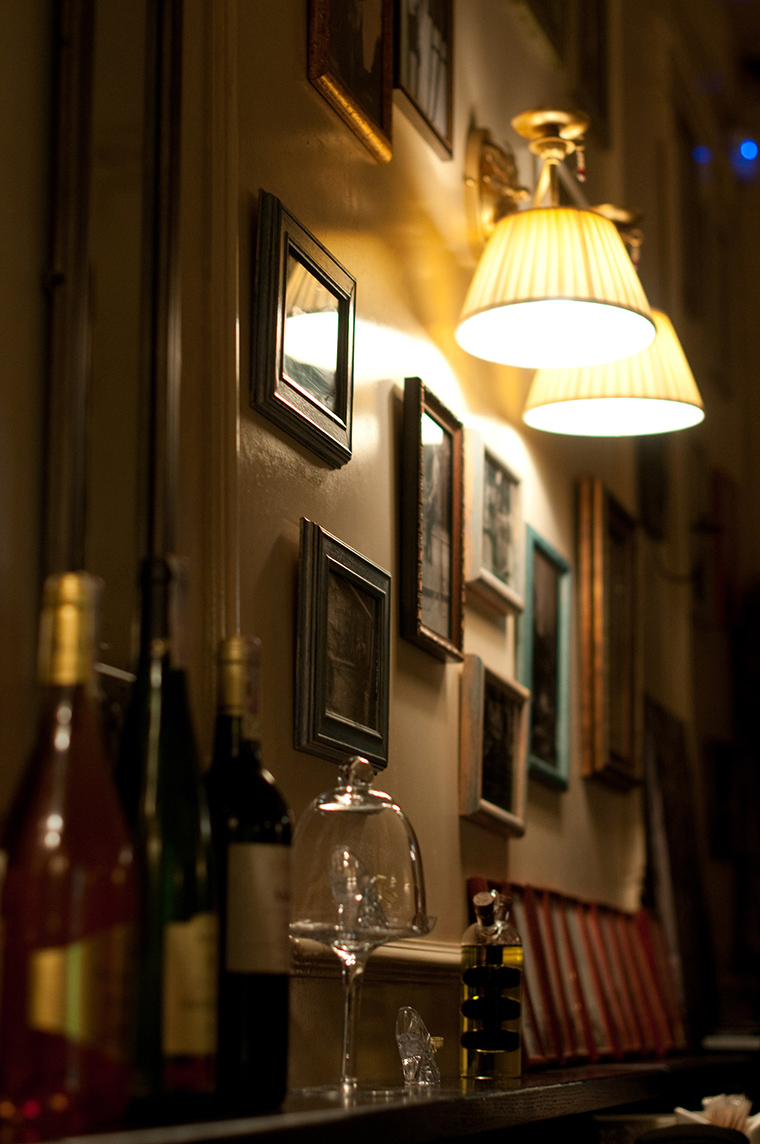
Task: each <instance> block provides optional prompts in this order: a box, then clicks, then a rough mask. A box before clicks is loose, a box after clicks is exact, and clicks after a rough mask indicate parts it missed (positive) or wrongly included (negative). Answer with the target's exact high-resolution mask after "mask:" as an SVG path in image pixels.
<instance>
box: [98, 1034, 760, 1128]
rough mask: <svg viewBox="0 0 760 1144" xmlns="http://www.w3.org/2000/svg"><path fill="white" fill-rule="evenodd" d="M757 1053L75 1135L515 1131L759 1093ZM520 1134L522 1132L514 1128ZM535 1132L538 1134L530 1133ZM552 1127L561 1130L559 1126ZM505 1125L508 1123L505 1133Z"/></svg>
mask: <svg viewBox="0 0 760 1144" xmlns="http://www.w3.org/2000/svg"><path fill="white" fill-rule="evenodd" d="M758 1081H760V1054H725V1053H723V1054H709V1055H708V1054H703V1055H699V1056H683V1057H670V1058H667V1059H666V1060H663V1061H646V1062H641V1063H639V1062H634V1063H631V1062H625V1063H619V1064H614V1063H610V1064H597V1065H589V1066H586V1067H580V1068H564V1069H555V1070H552V1071H542V1072H533V1073H527V1074H526V1075H525V1076H524V1077H523V1078H522V1079H521V1080H520V1081H518V1082H516V1087H515V1088H513V1089H509V1090H495V1089H493V1088H491V1087H486V1086H483V1087H482V1088H479V1089H473V1088H472V1087H469V1088H467V1089H463V1088H460V1087H459V1086H458V1084H457V1083H456V1082H454V1083H453V1084H446V1083H444V1084H442V1085H441V1087H440V1088H438V1089H432V1090H428V1091H423V1092H415V1091H414V1090H409V1091H406V1092H405V1091H404V1090H403V1089H388V1090H381V1091H380V1092H379V1093H378V1094H376V1095H374V1096H373V1095H370V1094H367V1093H364V1092H362V1093H360V1094H359V1095H358V1096H357V1097H356V1098H355V1103H352V1106H351V1107H348V1108H344V1107H342V1106H341V1105H340V1104H339V1103H338V1101H337V1098H335V1099H333V1100H332V1101H330V1099H328V1098H326V1097H325V1096H324V1095H323V1094H321V1093H319V1092H303V1093H298V1092H296V1093H292V1094H291V1095H289V1096H288V1099H287V1101H286V1103H285V1106H284V1108H283V1109H282V1111H281V1112H279V1113H277V1114H275V1115H272V1116H262V1117H256V1118H251V1119H245V1120H221V1121H213V1122H208V1123H203V1124H188V1125H178V1126H173V1127H168V1128H143V1129H139V1130H135V1131H130V1132H116V1133H109V1134H107V1135H100V1136H89V1137H86V1138H85V1137H82V1138H81V1139H82V1141H83V1142H84V1141H87V1142H89V1144H207V1142H211V1141H235V1140H252V1141H253V1142H254V1144H257V1142H258V1141H263V1140H269V1139H271V1140H273V1141H276V1142H277V1144H307V1142H308V1144H312V1142H313V1141H315V1140H317V1141H321V1140H329V1141H330V1142H331V1144H343V1142H345V1144H348V1142H349V1141H350V1142H351V1144H359V1142H360V1144H374V1142H378V1144H379V1142H381V1141H382V1142H383V1144H412V1142H416V1141H428V1140H456V1139H458V1138H460V1137H468V1136H469V1137H472V1136H473V1135H476V1134H478V1133H490V1132H496V1131H500V1132H501V1131H503V1130H504V1129H510V1130H514V1129H519V1126H528V1125H535V1126H536V1128H538V1126H539V1125H541V1124H543V1125H544V1126H545V1127H551V1125H547V1124H546V1122H547V1121H552V1120H558V1119H561V1118H566V1117H576V1118H578V1117H582V1116H583V1115H584V1114H585V1115H588V1114H590V1113H593V1112H598V1111H601V1110H605V1109H606V1110H613V1109H619V1108H621V1107H626V1106H631V1105H635V1106H638V1107H639V1108H641V1107H645V1108H654V1107H657V1108H658V1109H659V1110H660V1111H672V1109H673V1108H674V1107H675V1105H677V1104H683V1105H686V1106H687V1107H691V1108H698V1107H699V1106H700V1101H701V1098H702V1097H703V1096H710V1095H713V1094H714V1093H717V1092H746V1093H747V1095H748V1096H749V1097H750V1098H751V1099H753V1100H754V1099H756V1098H758V1097H760V1084H759V1083H758ZM517 1135H519V1136H520V1137H521V1138H523V1137H524V1135H525V1133H523V1132H518V1133H517ZM535 1135H536V1136H539V1135H543V1134H542V1133H539V1132H536V1133H535ZM560 1135H561V1134H560ZM514 1138H515V1133H514V1132H513V1131H510V1140H513V1139H514Z"/></svg>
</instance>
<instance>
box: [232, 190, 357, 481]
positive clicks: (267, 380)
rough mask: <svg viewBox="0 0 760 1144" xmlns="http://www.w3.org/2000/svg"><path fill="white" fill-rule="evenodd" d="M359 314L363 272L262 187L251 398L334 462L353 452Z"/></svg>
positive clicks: (256, 406)
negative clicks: (348, 265)
mask: <svg viewBox="0 0 760 1144" xmlns="http://www.w3.org/2000/svg"><path fill="white" fill-rule="evenodd" d="M309 307H311V309H309ZM355 313H356V281H355V279H354V278H353V277H352V276H351V274H349V272H348V271H347V270H346V269H345V267H343V266H341V264H340V263H339V262H338V261H337V259H335V258H334V257H333V256H332V255H331V254H330V252H329V251H328V250H327V249H326V247H324V246H323V245H322V243H321V242H319V240H318V239H317V238H315V237H314V235H313V234H311V233H310V232H309V231H308V230H307V229H306V228H305V227H304V226H303V225H302V224H301V223H300V222H298V220H297V219H296V218H294V217H293V215H292V214H290V212H289V211H287V210H286V209H285V207H284V206H283V205H282V203H281V202H280V200H279V199H278V198H276V197H275V195H271V194H269V193H268V192H266V191H263V190H262V191H259V197H258V222H257V238H256V264H255V278H254V299H253V335H252V347H251V390H250V400H251V405H252V406H253V408H254V409H256V410H257V411H258V412H259V413H262V414H263V415H264V416H265V417H267V418H269V420H270V421H273V422H274V424H275V425H278V426H279V427H280V428H281V429H284V430H285V431H286V432H287V433H289V434H290V436H291V437H294V438H295V439H296V440H297V441H299V442H300V443H301V444H302V445H305V446H306V448H308V449H310V450H311V452H312V453H315V454H316V455H317V456H318V457H320V458H321V459H322V460H323V461H326V462H327V464H328V465H330V466H331V467H332V468H334V469H337V468H339V467H340V466H341V465H344V464H345V463H346V462H347V461H349V460H350V459H351V434H352V422H353V396H354V322H355ZM315 323H316V324H317V328H315ZM325 328H326V329H327V337H326V338H325V337H324V331H325ZM289 349H290V350H291V352H290V353H288V350H289Z"/></svg>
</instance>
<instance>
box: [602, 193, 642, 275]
mask: <svg viewBox="0 0 760 1144" xmlns="http://www.w3.org/2000/svg"><path fill="white" fill-rule="evenodd" d="M592 210H594V211H595V212H596V213H597V214H600V215H603V216H604V218H607V219H609V220H610V222H612V223H614V224H615V226H616V227H617V231H618V234H619V235H620V237H621V238H622V240H623V242H624V243H625V245H626V246H627V247H628V250H629V251H630V255H631V262H632V263H633V265H634V266H635V267H636V268H637V269H638V265H639V257H640V250H641V244H642V243H643V241H644V232H643V230H642V229H641V226H642V223H643V222H644V213H643V211H640V210H633V209H631V210H629V209H628V208H627V207H616V206H613V204H612V203H600V204H599V205H598V206H596V207H592Z"/></svg>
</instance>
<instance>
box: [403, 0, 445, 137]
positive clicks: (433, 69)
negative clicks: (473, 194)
mask: <svg viewBox="0 0 760 1144" xmlns="http://www.w3.org/2000/svg"><path fill="white" fill-rule="evenodd" d="M453 7H454V5H453V0H395V16H396V28H395V52H394V56H395V60H394V76H393V82H394V87H395V89H396V91H397V92H398V94H399V96H400V97H401V98H400V99H399V104H400V106H401V107H402V108H403V110H404V111H405V112H406V113H407V114H408V115H409V117H410V118H411V120H412V122H413V123H415V124H416V126H417V127H418V128H419V129H420V131H421V132H422V133H423V135H424V136H425V138H426V139H427V140H428V142H429V143H430V144H431V145H432V146H433V147H434V148H435V150H436V151H437V152H438V154H439V155H440V156H441V158H442V159H450V158H451V154H452V149H453V137H454V132H453V109H454V99H453V74H454V69H453V58H452V57H453V32H454V19H453Z"/></svg>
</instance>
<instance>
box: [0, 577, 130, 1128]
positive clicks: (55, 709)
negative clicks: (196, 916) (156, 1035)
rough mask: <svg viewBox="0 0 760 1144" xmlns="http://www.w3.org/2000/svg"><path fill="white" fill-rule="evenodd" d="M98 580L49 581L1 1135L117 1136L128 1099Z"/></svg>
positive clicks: (15, 884)
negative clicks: (99, 666) (100, 689)
mask: <svg viewBox="0 0 760 1144" xmlns="http://www.w3.org/2000/svg"><path fill="white" fill-rule="evenodd" d="M96 596H97V582H96V581H95V580H93V578H92V577H90V576H88V575H87V574H86V573H71V572H67V573H63V574H60V575H57V576H51V577H50V578H49V579H48V580H47V581H46V584H45V589H44V597H43V607H42V617H41V623H40V643H39V674H40V679H41V682H42V685H43V688H44V694H43V702H42V709H41V715H40V720H39V727H38V731H37V739H36V744H35V746H34V749H33V752H32V755H31V758H30V761H29V764H28V767H27V769H26V771H25V773H24V775H23V778H22V781H21V784H20V786H19V789H18V791H17V793H16V796H15V798H14V801H13V803H12V806H11V809H10V813H9V815H8V819H7V823H6V827H5V832H4V838H3V849H4V851H5V853H6V855H7V869H6V875H5V882H4V886H3V895H2V927H3V936H4V948H3V959H2V960H3V965H2V995H1V997H0V1011H1V1012H2V1020H1V1021H0V1123H2V1128H0V1133H1V1134H2V1139H4V1140H8V1139H23V1140H25V1141H28V1140H45V1139H51V1138H53V1137H57V1136H63V1135H76V1134H78V1133H80V1132H88V1131H93V1130H96V1129H103V1128H107V1127H115V1126H116V1125H117V1122H118V1120H119V1118H120V1116H121V1115H122V1114H123V1113H124V1110H125V1107H126V1103H127V1098H128V1091H129V1090H128V1081H129V1037H128V1034H127V1013H128V1011H129V1008H130V998H129V995H128V990H129V981H130V976H129V971H130V970H131V968H132V952H133V943H134V922H135V914H136V908H137V899H136V879H135V871H134V867H133V859H132V845H131V840H130V837H129V831H128V828H127V824H126V822H125V819H124V815H123V812H122V809H121V806H120V804H119V799H118V796H117V793H116V790H115V787H114V784H113V778H112V775H111V770H110V766H109V764H108V761H107V759H106V754H105V747H104V743H103V739H102V734H101V727H100V723H99V714H98V709H97V706H96V703H95V700H94V697H93V694H92V692H93V670H92V664H93V648H94V630H95V605H96Z"/></svg>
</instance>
